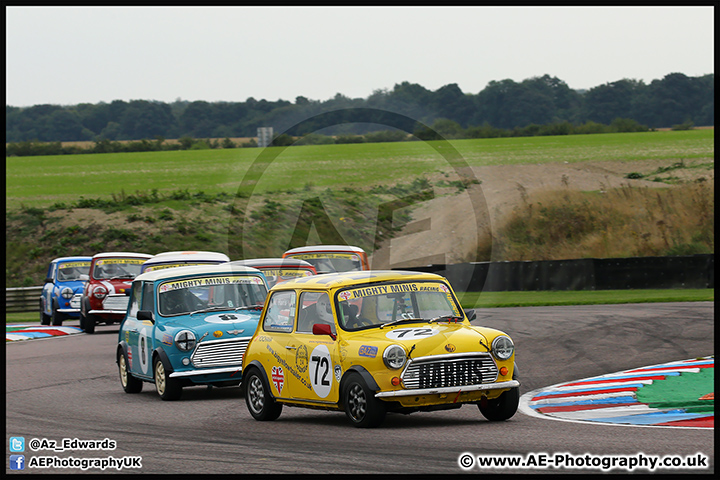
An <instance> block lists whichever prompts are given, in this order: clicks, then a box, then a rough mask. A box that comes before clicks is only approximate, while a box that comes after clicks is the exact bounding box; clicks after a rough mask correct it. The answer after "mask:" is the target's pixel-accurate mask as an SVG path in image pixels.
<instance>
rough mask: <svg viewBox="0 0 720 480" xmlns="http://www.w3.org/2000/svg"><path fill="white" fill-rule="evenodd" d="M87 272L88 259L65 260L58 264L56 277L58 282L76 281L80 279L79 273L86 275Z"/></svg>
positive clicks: (88, 270)
mask: <svg viewBox="0 0 720 480" xmlns="http://www.w3.org/2000/svg"><path fill="white" fill-rule="evenodd" d="M89 273H90V262H89V261H87V262H84V261H80V262H65V263H61V264H59V265H58V273H57V279H58V281H60V282H72V281H78V280H80V275H88V274H89ZM86 280H87V279H86Z"/></svg>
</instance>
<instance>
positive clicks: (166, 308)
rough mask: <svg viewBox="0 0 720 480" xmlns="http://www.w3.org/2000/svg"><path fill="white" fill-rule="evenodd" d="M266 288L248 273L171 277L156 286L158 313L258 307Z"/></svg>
mask: <svg viewBox="0 0 720 480" xmlns="http://www.w3.org/2000/svg"><path fill="white" fill-rule="evenodd" d="M266 296H267V288H266V287H265V282H263V280H262V278H260V277H257V276H252V275H223V276H204V277H197V278H191V279H183V280H171V281H168V282H164V283H162V284H160V286H159V287H158V311H159V312H160V315H163V316H171V315H184V314H188V313H193V312H202V311H221V310H241V309H259V308H261V307H262V304H263V302H264V301H265V297H266Z"/></svg>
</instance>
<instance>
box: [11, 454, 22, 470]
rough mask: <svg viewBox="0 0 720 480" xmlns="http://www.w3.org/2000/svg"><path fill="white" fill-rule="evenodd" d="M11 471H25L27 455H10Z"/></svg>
mask: <svg viewBox="0 0 720 480" xmlns="http://www.w3.org/2000/svg"><path fill="white" fill-rule="evenodd" d="M10 470H25V455H10Z"/></svg>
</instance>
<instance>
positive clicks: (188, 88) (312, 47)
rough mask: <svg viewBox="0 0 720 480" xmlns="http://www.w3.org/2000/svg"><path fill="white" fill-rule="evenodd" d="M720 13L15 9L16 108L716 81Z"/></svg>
mask: <svg viewBox="0 0 720 480" xmlns="http://www.w3.org/2000/svg"><path fill="white" fill-rule="evenodd" d="M713 18H714V11H713V7H709V6H708V7H536V8H530V7H373V8H370V7H296V8H291V7H274V8H273V7H203V8H200V7H6V36H7V37H6V39H7V42H6V53H7V55H6V70H5V72H6V73H5V74H6V80H7V82H6V87H5V88H6V96H7V98H6V104H7V105H12V106H30V105H37V104H45V103H50V104H58V105H75V104H78V103H98V102H111V101H113V100H125V101H129V100H158V101H162V102H167V103H170V102H173V101H175V100H176V99H178V98H181V99H183V100H190V101H194V100H205V101H209V102H215V101H227V102H244V101H245V100H247V99H248V98H249V97H253V98H255V99H256V100H260V99H265V100H270V101H275V100H278V99H283V100H288V101H292V102H294V101H295V98H296V97H297V96H304V97H307V98H309V99H311V100H321V101H322V100H327V99H329V98H332V97H333V96H335V94H337V93H341V94H343V95H345V96H348V97H351V98H367V97H368V96H369V95H371V94H372V93H373V91H375V90H378V89H388V90H392V88H393V86H394V85H395V84H398V83H401V82H403V81H408V82H411V83H417V84H420V85H422V86H423V87H425V88H427V89H429V90H437V89H438V88H440V87H442V86H444V85H447V84H450V83H456V84H457V85H458V86H459V87H460V89H461V90H462V91H463V92H465V93H472V94H477V93H478V92H480V91H481V90H483V89H484V88H485V87H486V86H487V84H488V82H490V81H493V80H504V79H512V80H514V81H516V82H520V81H522V80H524V79H526V78H530V77H535V76H542V75H544V74H549V75H551V76H555V77H557V78H559V79H560V80H563V81H564V82H566V83H567V84H568V86H569V87H570V88H573V89H587V88H591V87H595V86H598V85H602V84H604V83H607V82H614V81H617V80H621V79H623V78H631V79H636V80H642V81H644V82H645V83H650V82H651V81H652V80H655V79H661V78H663V77H664V76H665V75H667V74H669V73H674V72H680V73H684V74H686V75H688V76H693V77H694V76H700V75H705V74H708V73H714V63H713V60H714V21H713Z"/></svg>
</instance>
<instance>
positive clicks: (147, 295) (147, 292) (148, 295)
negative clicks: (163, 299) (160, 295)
mask: <svg viewBox="0 0 720 480" xmlns="http://www.w3.org/2000/svg"><path fill="white" fill-rule="evenodd" d="M153 293H154V289H153V283H152V282H146V283H145V284H144V285H143V296H142V308H140V310H150V311H151V312H152V311H154V310H155V296H154V295H153Z"/></svg>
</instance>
